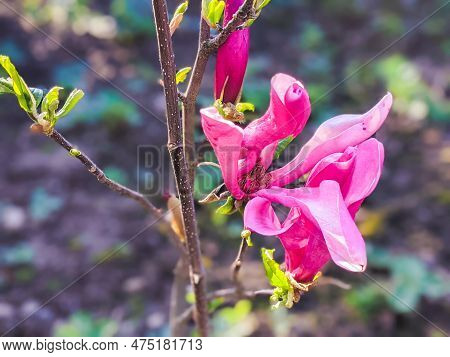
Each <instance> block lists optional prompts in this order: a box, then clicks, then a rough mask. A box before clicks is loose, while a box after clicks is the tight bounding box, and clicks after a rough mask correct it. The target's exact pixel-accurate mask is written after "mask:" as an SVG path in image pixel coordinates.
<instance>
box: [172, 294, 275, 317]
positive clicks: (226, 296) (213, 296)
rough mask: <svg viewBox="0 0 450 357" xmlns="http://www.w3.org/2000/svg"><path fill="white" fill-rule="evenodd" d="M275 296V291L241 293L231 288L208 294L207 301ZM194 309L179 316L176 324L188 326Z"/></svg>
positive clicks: (187, 310) (190, 308) (189, 309)
mask: <svg viewBox="0 0 450 357" xmlns="http://www.w3.org/2000/svg"><path fill="white" fill-rule="evenodd" d="M272 294H273V289H262V290H255V291H250V290H249V291H241V292H240V293H239V292H238V290H237V289H236V288H230V289H222V290H216V291H213V292H212V293H210V294H208V296H207V299H208V301H211V300H214V299H217V298H223V299H225V300H226V301H234V300H238V299H254V298H256V297H259V296H270V295H272ZM193 311H194V309H193V307H192V306H191V307H189V308H188V309H186V310H185V311H184V312H183V313H182V314H181V315H180V316H178V318H177V320H176V323H177V324H180V325H182V324H186V323H187V322H188V321H189V320H190V319H191V317H192V313H193Z"/></svg>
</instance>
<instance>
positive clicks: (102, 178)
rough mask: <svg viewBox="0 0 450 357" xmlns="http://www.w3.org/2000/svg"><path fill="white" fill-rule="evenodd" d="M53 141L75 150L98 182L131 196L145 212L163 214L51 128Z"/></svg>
mask: <svg viewBox="0 0 450 357" xmlns="http://www.w3.org/2000/svg"><path fill="white" fill-rule="evenodd" d="M48 137H49V138H51V139H52V140H53V141H55V142H56V143H57V144H59V145H60V146H62V147H63V148H64V149H66V150H67V151H68V152H69V153H70V152H72V150H74V151H75V150H76V151H75V152H76V155H74V157H75V158H77V159H78V160H79V161H81V163H82V164H83V165H84V166H86V168H87V169H88V171H89V172H90V173H91V174H92V175H94V176H95V177H96V178H97V180H98V182H100V183H101V184H103V185H105V186H106V187H108V188H109V189H111V190H113V191H115V192H117V193H119V194H120V195H122V196H125V197H128V198H131V199H132V200H134V201H136V202H138V203H139V204H140V205H141V206H142V207H143V208H144V209H145V210H146V211H147V212H149V213H151V214H153V215H154V216H155V217H156V218H159V217H161V216H162V215H163V212H162V210H160V209H159V208H157V207H155V206H154V205H153V204H152V203H151V202H150V201H149V200H148V199H147V198H145V196H144V195H143V194H141V193H139V192H137V191H134V190H132V189H130V188H128V187H125V186H123V185H121V184H120V183H118V182H115V181H113V180H111V179H110V178H109V177H107V176H106V175H105V173H104V172H103V170H102V169H100V168H99V167H98V166H97V165H96V164H95V163H94V162H93V161H92V160H91V159H90V158H89V156H87V155H86V154H85V153H84V152H82V151H80V150H78V149H76V148H75V147H74V146H73V145H72V144H71V143H70V142H69V141H68V140H67V139H66V138H64V136H62V135H61V133H59V132H58V131H57V130H55V129H53V131H52V133H51V134H49V135H48Z"/></svg>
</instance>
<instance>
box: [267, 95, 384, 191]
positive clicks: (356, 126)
mask: <svg viewBox="0 0 450 357" xmlns="http://www.w3.org/2000/svg"><path fill="white" fill-rule="evenodd" d="M391 106H392V95H391V94H390V93H388V94H386V95H385V96H384V97H383V98H382V99H381V100H380V101H379V102H378V103H377V104H376V105H375V106H374V107H373V108H372V109H371V110H370V111H368V112H367V113H365V114H362V115H347V114H346V115H340V116H337V117H334V118H332V119H329V120H327V121H326V122H325V123H323V124H322V125H320V126H319V128H318V129H317V131H316V132H315V134H314V135H313V137H312V138H311V139H310V140H309V141H308V142H307V143H306V145H305V146H304V147H303V148H302V149H301V150H300V152H299V153H298V154H297V156H296V157H295V158H294V159H293V160H292V161H291V162H290V163H288V164H287V165H286V166H284V167H282V168H280V169H278V170H275V171H273V172H272V173H271V174H272V184H273V185H277V186H285V185H287V184H289V183H291V182H293V181H295V180H296V179H297V178H299V177H301V176H302V175H304V174H305V173H307V172H309V171H310V170H311V169H312V168H313V167H314V166H315V165H316V163H317V162H319V161H320V160H321V159H323V158H324V157H326V156H328V155H330V154H333V153H336V152H343V151H344V150H345V149H346V148H347V147H348V146H353V145H358V144H360V143H361V142H363V141H364V140H367V139H369V138H370V137H371V136H372V135H373V134H375V132H376V131H377V130H378V129H379V128H380V127H381V125H382V124H383V122H384V120H385V119H386V117H387V115H388V113H389V110H390V108H391Z"/></svg>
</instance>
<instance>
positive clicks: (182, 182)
mask: <svg viewBox="0 0 450 357" xmlns="http://www.w3.org/2000/svg"><path fill="white" fill-rule="evenodd" d="M152 2H153V15H154V18H155V24H156V30H157V39H158V48H159V60H160V63H161V72H162V76H163V82H164V94H165V99H166V116H167V127H168V149H169V154H170V158H171V161H172V166H173V170H174V173H175V179H176V184H177V191H178V196H179V199H180V201H181V213H182V216H183V224H184V231H185V234H186V243H187V247H188V256H189V270H190V271H189V272H190V278H191V284H192V286H193V291H194V295H195V314H194V315H195V320H196V324H197V329H198V332H199V334H200V335H201V336H207V335H208V306H207V299H206V291H205V285H206V284H205V272H204V267H203V263H202V259H201V252H200V241H199V238H198V231H197V220H196V216H195V207H194V197H193V192H192V185H191V181H190V175H189V171H188V166H187V163H186V156H185V151H184V148H183V129H182V128H183V126H182V121H181V117H180V113H179V110H178V92H177V85H176V81H175V76H176V67H175V54H174V52H173V46H172V39H171V36H170V29H169V19H168V13H167V3H166V1H165V0H153V1H152Z"/></svg>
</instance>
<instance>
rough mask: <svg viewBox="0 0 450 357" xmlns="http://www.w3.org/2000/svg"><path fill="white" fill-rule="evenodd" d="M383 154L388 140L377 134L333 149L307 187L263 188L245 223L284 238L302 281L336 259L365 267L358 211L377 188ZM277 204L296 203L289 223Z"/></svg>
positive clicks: (290, 265)
mask: <svg viewBox="0 0 450 357" xmlns="http://www.w3.org/2000/svg"><path fill="white" fill-rule="evenodd" d="M383 159H384V150H383V145H382V144H381V143H380V142H379V141H377V140H376V139H369V140H366V141H364V142H363V143H361V144H360V145H358V146H356V147H353V146H350V147H348V148H347V149H346V150H345V151H344V152H343V153H335V154H331V155H329V156H327V157H325V158H324V159H322V160H321V161H319V162H318V163H317V164H316V166H315V167H314V168H313V170H312V171H311V174H310V175H309V178H308V181H307V182H306V185H305V187H301V188H296V189H284V188H279V187H272V188H269V189H265V190H261V191H259V192H258V193H257V194H256V197H255V198H253V199H252V200H250V202H249V203H248V204H247V206H246V208H245V213H244V224H245V226H246V227H248V228H249V229H251V230H252V231H255V232H257V233H260V234H264V235H271V236H272V235H276V236H278V237H279V238H280V240H281V243H282V244H283V246H284V249H285V252H286V271H288V272H289V273H290V274H291V275H292V276H293V277H294V279H296V280H297V281H299V282H308V281H311V280H312V279H313V278H314V276H315V275H316V274H317V273H318V272H319V270H320V269H321V268H322V267H323V265H324V264H325V263H327V262H328V261H329V260H330V258H331V259H332V260H333V261H334V262H335V263H336V264H337V265H339V266H340V267H342V268H344V269H347V270H350V271H354V272H362V271H364V270H365V268H366V264H367V259H366V250H365V244H364V240H363V238H362V236H361V234H360V232H359V231H358V229H357V227H356V225H355V222H354V216H355V214H356V212H357V210H358V209H359V207H360V206H361V203H362V201H363V200H364V199H365V198H366V197H368V196H369V195H370V194H371V193H372V192H373V190H374V189H375V187H376V185H377V183H378V180H379V178H380V176H381V171H382V167H383ZM272 203H277V204H281V205H283V206H285V207H289V208H290V212H289V214H288V216H287V218H286V219H285V220H284V222H283V223H280V221H279V219H278V217H277V216H276V214H275V211H274V209H273V208H272Z"/></svg>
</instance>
